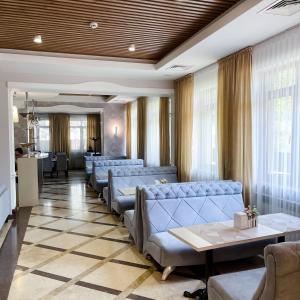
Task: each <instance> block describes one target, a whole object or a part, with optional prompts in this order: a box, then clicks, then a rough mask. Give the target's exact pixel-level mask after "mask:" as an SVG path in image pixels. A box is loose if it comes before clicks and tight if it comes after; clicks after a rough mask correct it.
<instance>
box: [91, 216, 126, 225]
mask: <svg viewBox="0 0 300 300" xmlns="http://www.w3.org/2000/svg"><path fill="white" fill-rule="evenodd" d="M97 222H102V223H108V224H120V223H121V222H120V218H119V217H117V216H113V215H106V216H105V217H103V218H101V219H99V220H97Z"/></svg>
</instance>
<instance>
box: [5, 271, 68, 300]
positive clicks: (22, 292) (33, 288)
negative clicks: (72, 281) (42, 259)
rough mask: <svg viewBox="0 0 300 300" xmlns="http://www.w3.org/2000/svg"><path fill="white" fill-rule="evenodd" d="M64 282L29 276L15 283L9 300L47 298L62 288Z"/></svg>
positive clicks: (33, 275)
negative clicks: (55, 290)
mask: <svg viewBox="0 0 300 300" xmlns="http://www.w3.org/2000/svg"><path fill="white" fill-rule="evenodd" d="M62 284H63V282H61V281H58V280H54V279H50V278H47V277H42V276H38V275H35V274H27V275H25V276H22V277H20V278H18V279H16V280H15V281H13V283H12V286H11V289H10V293H9V296H8V299H9V300H36V299H40V298H41V297H44V296H46V295H47V294H48V293H49V292H51V291H52V290H54V289H56V288H58V287H59V286H61V285H62Z"/></svg>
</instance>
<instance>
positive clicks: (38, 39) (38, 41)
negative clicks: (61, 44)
mask: <svg viewBox="0 0 300 300" xmlns="http://www.w3.org/2000/svg"><path fill="white" fill-rule="evenodd" d="M33 41H34V42H35V43H36V44H41V43H42V42H43V40H42V36H41V35H40V34H38V35H36V36H35V37H34V38H33Z"/></svg>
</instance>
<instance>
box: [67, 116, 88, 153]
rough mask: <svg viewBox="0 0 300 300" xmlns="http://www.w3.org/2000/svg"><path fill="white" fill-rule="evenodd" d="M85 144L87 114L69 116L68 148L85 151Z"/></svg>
mask: <svg viewBox="0 0 300 300" xmlns="http://www.w3.org/2000/svg"><path fill="white" fill-rule="evenodd" d="M86 145H87V116H86V115H71V116H70V150H71V152H81V153H83V152H85V151H86Z"/></svg>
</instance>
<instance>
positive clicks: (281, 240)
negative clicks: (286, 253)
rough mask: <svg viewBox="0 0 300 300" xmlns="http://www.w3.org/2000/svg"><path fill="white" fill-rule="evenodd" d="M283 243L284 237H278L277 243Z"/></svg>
mask: <svg viewBox="0 0 300 300" xmlns="http://www.w3.org/2000/svg"><path fill="white" fill-rule="evenodd" d="M284 242H285V236H284V235H283V236H279V237H278V238H277V243H284Z"/></svg>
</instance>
